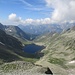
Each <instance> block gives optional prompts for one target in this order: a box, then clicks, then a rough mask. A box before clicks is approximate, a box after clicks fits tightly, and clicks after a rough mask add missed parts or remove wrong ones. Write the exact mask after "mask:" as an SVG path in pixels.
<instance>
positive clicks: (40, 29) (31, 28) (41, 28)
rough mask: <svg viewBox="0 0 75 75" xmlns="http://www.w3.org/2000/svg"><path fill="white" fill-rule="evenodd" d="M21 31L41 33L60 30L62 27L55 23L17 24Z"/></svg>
mask: <svg viewBox="0 0 75 75" xmlns="http://www.w3.org/2000/svg"><path fill="white" fill-rule="evenodd" d="M18 27H20V28H21V29H22V30H23V31H25V32H27V33H30V34H37V35H39V34H43V33H47V32H59V33H60V32H61V31H62V29H61V28H60V26H59V25H57V24H51V25H25V26H24V25H18Z"/></svg>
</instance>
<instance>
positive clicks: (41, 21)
mask: <svg viewBox="0 0 75 75" xmlns="http://www.w3.org/2000/svg"><path fill="white" fill-rule="evenodd" d="M8 18H9V20H10V21H12V22H14V23H17V24H25V25H29V24H33V25H40V24H50V23H51V19H50V18H44V19H35V20H34V19H31V18H29V19H26V20H22V19H21V17H17V15H16V14H14V13H12V14H10V15H9V17H8Z"/></svg>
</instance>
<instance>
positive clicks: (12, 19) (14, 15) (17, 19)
mask: <svg viewBox="0 0 75 75" xmlns="http://www.w3.org/2000/svg"><path fill="white" fill-rule="evenodd" d="M8 18H9V20H11V21H14V22H20V21H21V17H17V16H16V14H14V13H12V14H10V15H9V17H8Z"/></svg>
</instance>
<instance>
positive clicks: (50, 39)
mask: <svg viewBox="0 0 75 75" xmlns="http://www.w3.org/2000/svg"><path fill="white" fill-rule="evenodd" d="M43 39H44V40H43ZM43 39H38V41H40V42H42V43H44V44H45V45H46V49H44V51H43V52H44V53H45V56H44V57H43V58H41V59H40V60H39V61H38V62H36V64H41V65H43V66H49V67H50V68H51V69H52V70H53V71H54V73H60V74H67V73H68V72H67V70H69V69H75V66H74V64H69V62H70V61H74V60H75V40H74V39H75V31H73V30H71V31H67V32H64V33H62V34H60V35H58V34H53V35H52V36H51V35H50V34H49V35H46V36H45V38H43Z"/></svg>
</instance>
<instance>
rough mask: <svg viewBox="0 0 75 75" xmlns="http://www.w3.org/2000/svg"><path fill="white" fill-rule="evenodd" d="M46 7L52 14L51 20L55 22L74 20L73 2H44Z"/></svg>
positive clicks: (72, 0)
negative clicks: (50, 8) (50, 9)
mask: <svg viewBox="0 0 75 75" xmlns="http://www.w3.org/2000/svg"><path fill="white" fill-rule="evenodd" d="M45 1H46V6H47V7H52V8H53V9H54V12H53V13H52V17H51V19H52V20H53V21H55V22H63V21H71V20H75V0H45Z"/></svg>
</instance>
